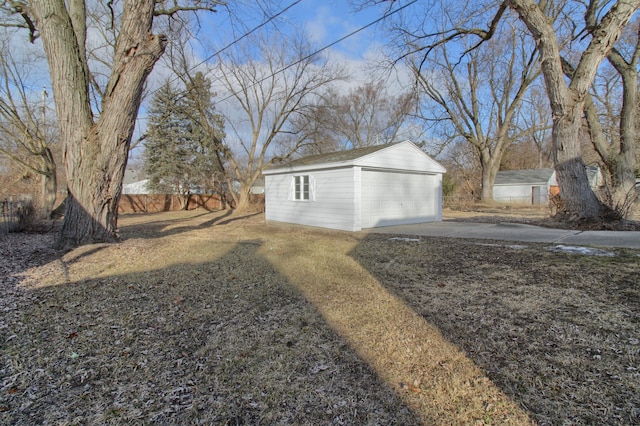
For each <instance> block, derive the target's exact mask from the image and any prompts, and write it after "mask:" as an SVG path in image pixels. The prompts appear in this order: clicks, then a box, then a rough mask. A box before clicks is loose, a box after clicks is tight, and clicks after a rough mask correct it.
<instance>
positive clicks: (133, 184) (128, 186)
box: [122, 168, 151, 195]
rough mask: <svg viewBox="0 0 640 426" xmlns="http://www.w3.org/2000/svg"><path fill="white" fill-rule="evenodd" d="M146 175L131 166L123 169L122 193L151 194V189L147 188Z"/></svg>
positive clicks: (147, 180)
mask: <svg viewBox="0 0 640 426" xmlns="http://www.w3.org/2000/svg"><path fill="white" fill-rule="evenodd" d="M148 182H149V179H147V177H146V175H145V174H144V173H143V172H141V171H140V170H136V169H133V168H127V169H126V170H125V171H124V178H123V180H122V193H123V194H127V195H132V194H151V191H149V189H148V188H147V183H148Z"/></svg>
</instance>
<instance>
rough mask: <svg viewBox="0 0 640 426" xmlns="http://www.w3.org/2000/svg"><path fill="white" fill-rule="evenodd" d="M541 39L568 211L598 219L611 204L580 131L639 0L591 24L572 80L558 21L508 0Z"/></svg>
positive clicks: (531, 4)
mask: <svg viewBox="0 0 640 426" xmlns="http://www.w3.org/2000/svg"><path fill="white" fill-rule="evenodd" d="M506 4H507V5H508V6H509V7H511V8H513V9H514V10H515V11H516V12H517V13H518V15H519V16H520V19H521V20H522V21H523V22H524V24H525V25H526V26H527V28H528V29H529V31H530V32H531V35H532V36H533V37H534V39H535V40H536V41H537V42H538V45H539V49H540V52H541V60H542V73H543V75H544V79H545V85H546V89H547V95H548V96H549V102H550V105H551V111H552V114H553V142H554V148H555V155H554V159H555V167H556V172H557V179H558V184H559V186H560V196H561V198H562V200H563V202H564V206H565V209H566V211H565V213H568V214H569V216H571V217H573V218H576V219H586V220H593V219H598V218H600V217H601V216H602V214H603V213H604V212H605V206H604V205H603V204H602V202H601V201H600V200H598V198H597V197H596V196H595V194H594V193H593V190H592V189H591V187H590V186H589V183H588V180H587V174H586V170H585V167H584V163H583V161H582V155H581V152H580V144H579V138H578V136H579V131H580V126H581V123H582V112H583V107H584V101H585V96H586V94H587V92H588V90H589V87H590V86H591V84H592V82H593V79H594V77H595V74H596V72H597V69H598V66H599V64H600V62H601V61H602V59H603V58H604V57H605V56H606V55H607V54H608V52H609V51H610V49H611V48H612V46H613V44H614V43H615V41H616V40H617V38H618V36H619V35H620V32H621V31H622V28H623V27H624V26H625V25H626V24H627V23H628V22H629V19H630V18H631V16H632V15H633V13H634V12H635V11H636V10H637V9H638V6H639V4H640V2H639V1H637V0H635V1H619V2H616V3H615V5H613V6H612V7H611V8H610V9H609V11H608V12H607V13H606V14H605V16H604V17H602V19H601V22H600V24H598V25H597V28H593V29H591V35H592V40H591V42H590V43H589V45H588V47H587V48H586V49H585V50H584V51H583V53H582V55H581V57H580V62H579V63H578V65H577V67H576V69H575V72H574V75H573V78H572V79H571V83H570V84H569V86H567V85H566V83H565V80H564V70H563V67H562V60H561V56H560V47H559V44H558V40H557V38H556V33H555V29H554V27H553V21H552V20H551V19H549V17H548V16H547V15H545V13H544V11H543V10H542V9H541V8H540V5H539V4H538V3H537V2H535V1H534V0H507V2H506Z"/></svg>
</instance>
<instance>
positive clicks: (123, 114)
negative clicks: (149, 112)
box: [31, 0, 166, 247]
mask: <svg viewBox="0 0 640 426" xmlns="http://www.w3.org/2000/svg"><path fill="white" fill-rule="evenodd" d="M67 3H68V4H69V9H68V10H67V8H66V5H65V1H64V0H33V1H32V2H31V9H32V12H33V14H34V16H35V18H36V23H37V26H38V30H39V32H40V35H41V38H42V41H43V45H44V48H45V52H46V55H47V59H48V62H49V71H50V75H51V84H52V88H53V94H54V97H55V102H56V111H57V114H58V120H59V127H60V138H61V140H62V141H64V149H65V166H66V172H67V181H68V196H67V202H66V211H65V217H64V222H63V226H62V230H61V234H60V239H59V245H60V246H65V247H74V246H77V245H81V244H88V243H93V242H108V241H115V240H117V237H118V236H117V218H118V202H119V200H120V194H121V190H122V178H123V175H124V170H125V167H126V164H127V156H128V151H129V144H130V142H131V137H132V134H133V129H134V124H135V120H136V117H137V113H138V108H139V106H140V99H141V95H142V89H143V85H144V82H145V80H146V78H147V76H148V74H149V73H150V72H151V69H152V68H153V65H154V64H155V63H156V61H157V60H158V59H159V58H160V56H161V55H162V53H163V51H164V47H165V45H166V40H165V39H164V38H163V37H159V36H155V35H153V34H152V33H151V24H152V21H153V11H154V1H153V0H127V1H125V2H124V4H123V13H122V21H121V22H122V23H121V28H120V33H119V35H118V40H117V42H116V52H115V58H114V63H113V67H112V73H111V76H110V78H109V82H108V84H107V88H106V91H105V94H104V97H103V99H102V112H101V114H100V119H99V120H98V121H97V122H95V123H94V121H93V117H92V112H91V107H90V104H89V95H88V93H89V91H88V85H89V76H88V71H87V70H88V67H87V62H86V51H85V50H84V45H85V39H84V38H85V37H86V27H85V17H84V13H85V12H84V7H83V0H68V1H67Z"/></svg>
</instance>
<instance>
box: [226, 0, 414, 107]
mask: <svg viewBox="0 0 640 426" xmlns="http://www.w3.org/2000/svg"><path fill="white" fill-rule="evenodd" d="M417 1H418V0H413V1H411V2H409V3H407V4H405V5H403V6H400V7H399V8H397V9H395V10H392V11H389V12H387V13H385V14H384V15H382V16H381V17H380V18H378V19H375V20H373V21H371V22H369V23H368V24H366V25H363V26H362V27H360V28H358V29H356V30H354V31H352V32H350V33H349V34H347V35H345V36H343V37H340V38H339V39H338V40H335V41H333V42H331V43H329V44H327V45H325V46H324V47H321V48H320V49H318V50H316V51H315V52H313V53H310V54H308V55H307V56H305V57H303V58H300V59H298V60H297V61H295V62H293V63H291V64H289V65H287V66H285V67H282V68H281V69H279V70H277V71H274V72H273V73H271V74H270V75H268V76H266V77H264V78H262V79H261V80H259V81H257V82H255V83H254V84H252V85H251V86H250V87H254V86H256V85H258V84H260V83H262V82H263V81H266V80H268V79H270V78H272V77H274V76H276V75H278V74H280V73H282V72H285V71H286V70H288V69H289V68H291V67H294V66H296V65H298V64H300V63H301V62H304V61H306V60H307V59H310V58H312V57H314V56H316V55H317V54H319V53H321V52H324V51H325V50H327V49H329V48H331V47H333V46H335V45H336V44H338V43H341V42H343V41H344V40H346V39H348V38H350V37H353V36H354V35H356V34H358V33H359V32H361V31H364V30H366V29H367V28H369V27H371V26H373V25H375V24H377V23H378V22H381V21H384V20H385V19H387V18H388V17H389V16H391V15H394V14H396V13H398V12H400V11H401V10H403V9H405V8H407V7H409V6H411V5H412V4H414V3H416V2H417ZM238 93H239V92H234V93H232V94H230V95H229V96H227V97H226V98H223V99H221V100H220V101H219V102H224V101H226V100H228V99H231V98H232V97H234V96H235V95H237V94H238Z"/></svg>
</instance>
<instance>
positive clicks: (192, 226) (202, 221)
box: [119, 209, 263, 239]
mask: <svg viewBox="0 0 640 426" xmlns="http://www.w3.org/2000/svg"><path fill="white" fill-rule="evenodd" d="M262 214H263V213H238V212H235V211H234V210H230V209H228V210H219V211H207V212H194V211H182V212H171V213H164V212H163V213H150V214H144V215H143V214H135V215H125V216H122V215H121V220H120V222H121V223H122V225H121V226H120V227H119V230H120V234H121V235H122V238H123V239H128V238H160V237H165V236H170V235H176V234H179V233H183V232H189V231H193V230H198V229H200V230H203V229H207V228H210V227H212V226H214V225H218V226H224V225H229V224H232V223H234V222H236V221H241V220H246V219H248V218H255V217H257V216H260V215H262ZM149 216H151V218H150V217H149Z"/></svg>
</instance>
